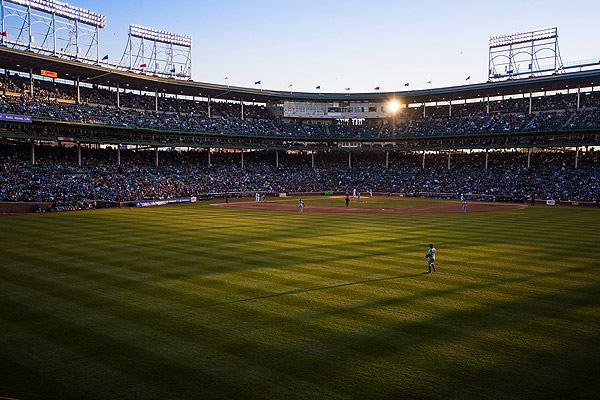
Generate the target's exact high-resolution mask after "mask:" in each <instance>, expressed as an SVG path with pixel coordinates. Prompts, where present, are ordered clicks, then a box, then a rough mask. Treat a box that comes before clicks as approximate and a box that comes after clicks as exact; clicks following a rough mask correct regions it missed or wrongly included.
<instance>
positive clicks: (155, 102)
mask: <svg viewBox="0 0 600 400" xmlns="http://www.w3.org/2000/svg"><path fill="white" fill-rule="evenodd" d="M154 111H156V112H158V89H156V90H155V91H154Z"/></svg>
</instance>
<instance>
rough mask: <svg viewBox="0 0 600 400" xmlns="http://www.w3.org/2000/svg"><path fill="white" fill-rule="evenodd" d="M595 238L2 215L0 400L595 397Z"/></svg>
mask: <svg viewBox="0 0 600 400" xmlns="http://www.w3.org/2000/svg"><path fill="white" fill-rule="evenodd" d="M342 200H343V199H342ZM599 227H600V210H595V209H579V208H575V207H574V208H566V207H565V208H558V207H557V208H550V207H541V206H539V207H538V206H536V207H531V208H528V209H526V210H521V211H513V212H499V213H479V214H475V213H472V214H469V213H467V214H444V215H386V216H382V215H372V214H352V215H345V214H321V215H320V214H300V213H285V212H279V213H277V212H265V211H248V210H240V209H225V208H222V207H214V206H211V205H209V204H206V203H203V204H194V205H178V206H165V207H156V208H147V209H132V210H116V209H107V210H96V211H85V212H71V213H58V214H48V215H32V216H20V217H6V218H0V240H1V243H2V247H1V248H2V257H1V258H0V329H1V332H2V333H1V337H0V339H1V340H0V358H1V360H2V362H1V363H0V396H5V397H12V398H18V399H35V398H40V399H42V398H43V399H51V398H56V399H67V398H74V399H75V398H95V399H112V398H118V399H128V398H131V399H179V398H190V399H212V398H214V399H230V398H231V399H248V398H252V399H258V398H265V399H267V398H268V399H274V398H276V399H298V398H305V399H315V398H328V399H336V398H355V399H374V398H390V399H412V398H431V399H434V398H438V399H536V398H539V399H549V398H565V399H575V398H580V399H584V398H585V399H591V398H597V396H598V393H599V392H600V383H599V381H598V376H600V334H599V332H600V273H599V271H598V268H599V264H600V263H599V260H600V239H598V230H599V229H598V228H599ZM429 243H434V244H435V245H436V247H437V254H438V260H437V262H436V266H437V268H438V272H436V273H434V274H430V275H429V274H424V272H425V271H426V268H427V263H426V260H425V258H424V254H425V252H426V251H427V249H428V245H429Z"/></svg>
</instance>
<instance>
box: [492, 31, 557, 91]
mask: <svg viewBox="0 0 600 400" xmlns="http://www.w3.org/2000/svg"><path fill="white" fill-rule="evenodd" d="M544 63H546V64H544ZM562 69H563V64H562V59H561V57H560V50H559V48H558V29H557V28H543V29H537V30H534V31H529V32H518V33H511V34H509V35H498V36H492V37H491V38H490V42H489V62H488V78H489V79H490V80H492V79H502V78H513V77H518V76H522V75H526V76H534V75H536V74H543V73H557V72H559V71H561V70H562Z"/></svg>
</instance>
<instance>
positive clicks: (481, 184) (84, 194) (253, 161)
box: [0, 144, 600, 204]
mask: <svg viewBox="0 0 600 400" xmlns="http://www.w3.org/2000/svg"><path fill="white" fill-rule="evenodd" d="M244 155H245V158H244V167H242V165H241V159H240V157H241V156H240V153H229V152H214V153H211V165H210V166H209V165H208V154H207V153H206V151H185V152H180V151H161V152H160V154H159V159H160V162H159V166H158V167H156V166H155V153H154V151H142V150H138V151H135V150H132V149H130V150H122V151H121V158H120V159H121V164H120V165H117V162H116V160H117V155H116V150H115V149H91V148H82V165H81V166H78V153H77V148H75V147H69V148H67V147H62V146H52V147H51V146H36V164H35V165H31V149H30V147H29V146H27V145H15V144H3V145H0V200H1V201H30V202H56V203H70V204H78V203H80V202H82V201H95V200H98V201H110V202H119V201H135V200H156V199H169V198H179V197H188V196H200V195H203V194H208V193H224V192H245V191H266V192H272V193H279V192H324V191H341V192H350V193H351V192H352V191H353V190H354V189H356V190H358V191H362V192H366V191H369V190H372V191H374V192H384V193H388V192H389V193H407V194H410V193H418V192H438V193H465V194H468V193H472V194H487V195H491V196H495V197H496V198H497V199H513V200H515V199H516V200H519V199H523V198H526V197H528V196H531V195H534V196H535V197H536V198H538V199H554V200H573V201H597V200H598V199H599V198H600V152H596V151H593V150H592V149H589V150H588V151H584V152H580V154H579V156H578V168H575V153H574V152H558V151H545V152H534V153H532V154H531V158H530V161H531V165H530V168H527V154H526V153H522V152H501V151H498V152H490V153H489V155H488V168H487V169H486V168H485V153H484V152H472V153H467V152H464V153H456V154H455V155H453V156H452V158H451V167H450V169H448V164H447V161H448V158H447V157H448V156H447V155H446V154H443V153H440V154H427V156H426V166H425V169H423V168H422V155H421V154H417V153H400V152H398V153H390V158H389V166H388V168H386V166H385V159H384V155H383V154H382V153H364V154H362V153H357V154H356V155H355V156H354V157H353V165H352V168H348V158H347V154H345V153H321V154H317V155H316V156H315V160H314V161H315V166H314V168H313V167H312V159H311V156H310V155H307V154H301V153H293V154H292V153H285V154H281V157H279V167H276V165H275V154H274V152H273V151H266V150H264V151H254V152H246V153H244Z"/></svg>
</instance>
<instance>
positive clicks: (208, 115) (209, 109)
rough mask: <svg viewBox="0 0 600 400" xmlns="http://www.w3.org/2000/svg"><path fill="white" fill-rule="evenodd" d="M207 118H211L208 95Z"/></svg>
mask: <svg viewBox="0 0 600 400" xmlns="http://www.w3.org/2000/svg"><path fill="white" fill-rule="evenodd" d="M208 118H211V116H210V96H208ZM209 153H210V149H209Z"/></svg>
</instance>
